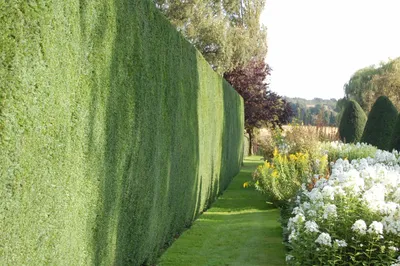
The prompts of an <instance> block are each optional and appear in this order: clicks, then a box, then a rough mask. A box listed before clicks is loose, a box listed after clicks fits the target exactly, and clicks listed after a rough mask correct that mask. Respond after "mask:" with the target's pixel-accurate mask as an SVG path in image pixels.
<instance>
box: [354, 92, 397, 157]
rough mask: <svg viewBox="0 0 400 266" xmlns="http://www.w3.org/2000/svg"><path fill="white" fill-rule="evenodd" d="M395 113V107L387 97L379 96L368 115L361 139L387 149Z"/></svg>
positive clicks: (389, 143)
mask: <svg viewBox="0 0 400 266" xmlns="http://www.w3.org/2000/svg"><path fill="white" fill-rule="evenodd" d="M397 114H398V112H397V109H396V107H395V106H394V105H393V103H392V102H391V101H390V100H389V98H388V97H386V96H380V97H379V98H378V99H377V100H376V102H375V103H374V105H373V106H372V109H371V112H370V113H369V115H368V120H367V124H366V125H365V129H364V133H363V135H362V138H361V141H362V142H366V143H368V144H371V145H373V146H376V147H378V148H379V149H381V150H389V149H390V146H391V141H392V133H393V128H394V126H395V123H396V118H397Z"/></svg>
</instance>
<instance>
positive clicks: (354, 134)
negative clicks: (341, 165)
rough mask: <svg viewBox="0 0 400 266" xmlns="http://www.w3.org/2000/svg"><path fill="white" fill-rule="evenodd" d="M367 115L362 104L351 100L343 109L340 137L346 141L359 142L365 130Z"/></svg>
mask: <svg viewBox="0 0 400 266" xmlns="http://www.w3.org/2000/svg"><path fill="white" fill-rule="evenodd" d="M366 122H367V116H366V115H365V113H364V110H363V109H362V108H361V106H360V105H359V104H358V103H357V102H356V101H354V100H350V101H349V102H348V103H347V105H346V108H345V109H344V111H343V115H342V119H341V120H340V125H339V135H340V139H341V140H342V141H343V142H346V143H355V142H359V141H360V139H361V136H362V134H363V132H364V127H365V123H366Z"/></svg>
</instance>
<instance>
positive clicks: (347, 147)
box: [320, 141, 377, 162]
mask: <svg viewBox="0 0 400 266" xmlns="http://www.w3.org/2000/svg"><path fill="white" fill-rule="evenodd" d="M320 151H321V152H322V153H324V154H327V155H328V160H329V162H335V161H336V160H337V159H339V158H340V159H347V160H349V161H350V162H351V161H352V160H356V159H361V158H367V157H371V158H374V157H375V154H376V151H377V148H376V147H374V146H371V145H369V144H366V143H356V144H354V143H346V144H345V143H341V142H337V141H333V142H324V143H321V144H320Z"/></svg>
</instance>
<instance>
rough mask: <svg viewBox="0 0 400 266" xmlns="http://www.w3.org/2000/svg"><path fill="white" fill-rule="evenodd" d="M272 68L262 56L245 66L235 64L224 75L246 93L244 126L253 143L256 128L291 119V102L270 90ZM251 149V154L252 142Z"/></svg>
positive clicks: (286, 121)
mask: <svg viewBox="0 0 400 266" xmlns="http://www.w3.org/2000/svg"><path fill="white" fill-rule="evenodd" d="M270 71H271V69H270V68H269V66H268V65H267V64H266V63H265V62H264V61H263V60H253V61H251V62H250V63H249V64H248V65H247V66H246V67H240V68H236V69H234V70H233V71H230V72H228V73H225V75H224V78H225V79H226V80H227V81H228V82H229V83H230V84H231V85H232V87H233V88H235V89H236V91H237V92H238V93H239V94H240V95H241V96H242V97H243V100H244V112H245V128H246V131H247V133H248V134H249V137H250V144H251V140H252V138H253V130H254V128H256V127H258V128H259V127H261V126H269V127H277V126H279V127H280V126H281V125H282V124H285V123H288V122H289V119H290V118H291V116H292V115H293V112H292V109H291V108H290V105H289V103H288V102H286V100H285V99H284V98H282V97H281V96H279V95H278V94H276V93H274V92H272V91H270V90H268V84H267V83H266V81H265V80H266V77H267V76H268V75H269V74H270ZM249 150H250V154H251V145H250V147H249Z"/></svg>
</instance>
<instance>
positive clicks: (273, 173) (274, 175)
mask: <svg viewBox="0 0 400 266" xmlns="http://www.w3.org/2000/svg"><path fill="white" fill-rule="evenodd" d="M271 176H272V177H273V178H277V177H278V176H279V173H278V171H276V170H274V171H273V172H272V174H271Z"/></svg>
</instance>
